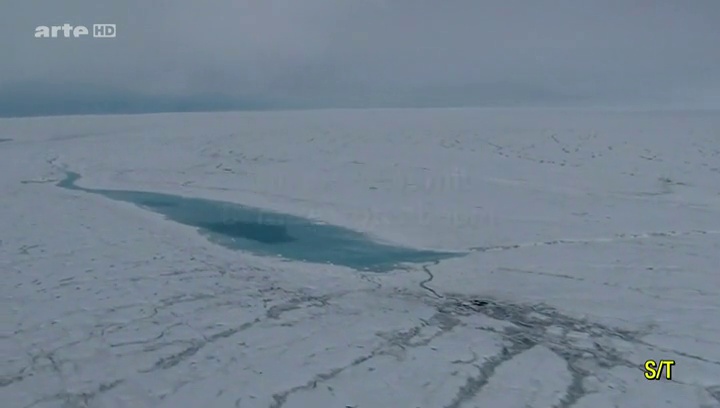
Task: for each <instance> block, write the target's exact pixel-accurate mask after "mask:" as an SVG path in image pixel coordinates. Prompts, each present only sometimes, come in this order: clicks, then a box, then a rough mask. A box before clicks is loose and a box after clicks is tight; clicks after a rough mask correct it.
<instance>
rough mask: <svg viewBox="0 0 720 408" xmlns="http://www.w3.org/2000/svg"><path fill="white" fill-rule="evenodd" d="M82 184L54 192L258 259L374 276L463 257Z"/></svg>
mask: <svg viewBox="0 0 720 408" xmlns="http://www.w3.org/2000/svg"><path fill="white" fill-rule="evenodd" d="M80 178H81V176H80V174H78V173H74V172H67V173H66V177H65V179H63V180H62V181H60V182H59V183H57V186H58V187H62V188H65V189H69V190H75V191H82V192H85V193H91V194H99V195H102V196H104V197H106V198H108V199H111V200H117V201H123V202H127V203H132V204H135V205H137V206H138V207H140V208H143V209H145V210H148V211H153V212H156V213H159V214H162V215H164V216H165V217H166V218H167V219H168V220H170V221H174V222H177V223H180V224H184V225H188V226H192V227H195V228H197V230H198V231H199V232H200V233H201V234H203V235H205V236H206V237H208V238H209V239H210V241H212V242H214V243H216V244H219V245H222V246H224V247H227V248H231V249H235V250H240V251H248V252H251V253H254V254H258V255H264V256H276V257H277V256H279V257H282V258H285V259H288V260H292V261H300V262H310V263H321V264H334V265H341V266H346V267H349V268H352V269H356V270H363V271H373V272H386V271H389V270H392V269H393V268H395V267H397V266H398V265H400V264H403V263H423V262H431V261H437V260H442V259H447V258H452V257H457V256H461V255H464V254H462V253H457V252H438V251H429V250H419V249H412V248H406V247H402V246H396V245H391V244H387V243H382V242H377V241H376V240H373V239H372V238H371V237H368V236H367V235H365V234H362V233H360V232H357V231H353V230H350V229H347V228H343V227H338V226H333V225H328V224H323V223H318V222H317V221H314V220H310V219H305V218H302V217H298V216H294V215H288V214H281V213H276V212H269V211H267V210H263V209H259V208H254V207H247V206H244V205H241V204H237V203H231V202H225V201H215V200H206V199H201V198H188V197H183V196H178V195H171V194H163V193H154V192H146V191H131V190H105V189H91V188H84V187H80V186H78V185H77V181H78V180H79V179H80Z"/></svg>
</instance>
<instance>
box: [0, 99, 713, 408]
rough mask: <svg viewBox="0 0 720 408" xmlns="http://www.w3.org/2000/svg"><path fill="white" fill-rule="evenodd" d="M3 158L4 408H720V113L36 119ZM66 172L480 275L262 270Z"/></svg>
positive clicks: (3, 129) (12, 139) (275, 262)
mask: <svg viewBox="0 0 720 408" xmlns="http://www.w3.org/2000/svg"><path fill="white" fill-rule="evenodd" d="M0 140H3V143H2V144H0V189H2V190H1V191H2V193H3V194H2V195H1V196H0V209H1V210H0V271H2V276H3V280H2V286H1V288H2V289H1V290H2V292H1V294H2V302H3V307H2V310H3V312H2V314H1V316H2V331H1V332H0V362H2V364H1V365H0V401H2V403H0V405H1V406H2V407H8V408H16V407H17V408H21V407H37V408H49V407H63V408H70V407H96V408H109V407H112V408H115V407H118V408H119V407H132V408H144V407H172V408H184V407H198V406H204V407H242V408H248V407H250V408H252V407H262V408H266V407H274V408H280V407H283V408H295V407H297V408H300V407H312V408H315V407H323V408H324V407H328V408H331V407H340V408H344V407H356V408H378V407H408V408H416V407H422V408H451V407H452V408H460V407H462V408H472V407H478V408H486V407H487V408H495V407H498V408H505V407H507V408H514V407H518V408H525V407H537V408H569V407H573V408H594V407H597V408H605V407H623V408H631V407H632V408H638V407H658V406H667V407H679V408H693V407H698V408H718V407H720V275H719V274H720V270H719V269H720V112H713V111H655V112H652V111H609V110H608V111H589V110H542V109H538V110H519V109H507V110H504V109H446V110H337V111H305V112H253V113H249V112H245V113H208V114H205V113H197V114H161V115H137V116H86V117H81V116H78V117H56V118H18V119H2V120H0ZM66 171H75V172H77V173H79V174H82V176H83V177H82V179H81V180H80V181H78V184H79V185H80V186H82V187H83V188H85V189H95V190H103V191H106V190H132V191H146V192H153V193H164V194H173V195H180V196H184V197H197V198H203V199H208V200H218V201H226V202H233V203H238V204H242V205H244V206H250V207H254V208H262V209H267V210H268V211H272V212H277V213H283V214H291V215H295V216H298V217H303V218H307V219H312V220H318V221H322V222H323V223H326V224H328V225H335V226H339V227H344V228H349V229H352V230H355V231H358V232H361V233H364V234H367V235H368V236H370V237H372V238H373V239H376V240H377V241H378V242H381V241H382V242H387V243H393V244H396V245H398V246H402V247H409V248H416V249H422V250H436V251H451V252H463V251H465V252H467V253H468V254H467V255H465V256H462V257H456V258H452V259H445V260H439V261H433V262H427V263H419V264H413V263H406V264H402V265H400V266H399V267H398V268H396V269H394V270H392V271H389V272H387V273H372V272H361V271H356V270H352V269H350V268H348V267H342V266H336V265H329V264H317V263H303V262H298V261H293V260H288V259H283V258H278V257H269V256H261V255H258V254H255V253H250V252H244V251H241V250H233V249H231V248H227V247H225V246H222V245H217V244H216V243H214V242H213V241H212V240H208V239H207V237H206V236H205V235H203V234H200V233H198V232H197V231H196V229H195V228H193V227H192V226H188V225H183V224H181V223H176V222H173V221H172V220H169V219H167V218H165V217H164V216H163V215H162V214H158V213H155V212H152V211H146V210H144V209H142V208H138V207H137V206H135V205H133V204H132V203H127V202H122V201H116V200H111V199H108V198H106V197H104V196H102V195H98V194H91V193H88V191H90V190H87V191H80V190H68V189H63V188H60V187H58V186H57V184H58V183H59V182H60V181H61V180H63V178H64V177H65V175H66ZM646 360H675V365H674V366H673V371H672V378H671V379H670V380H668V379H665V378H663V379H661V380H657V381H654V380H653V381H648V380H646V379H645V376H644V363H645V361H646Z"/></svg>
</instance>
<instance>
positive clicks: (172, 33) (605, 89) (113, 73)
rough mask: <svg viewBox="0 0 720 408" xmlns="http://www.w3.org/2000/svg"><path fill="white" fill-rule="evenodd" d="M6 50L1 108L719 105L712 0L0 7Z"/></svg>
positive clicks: (13, 0) (718, 22)
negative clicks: (58, 33)
mask: <svg viewBox="0 0 720 408" xmlns="http://www.w3.org/2000/svg"><path fill="white" fill-rule="evenodd" d="M63 23H70V24H73V25H86V26H91V25H92V24H94V23H115V24H117V37H116V38H114V39H97V38H92V37H85V38H79V39H61V38H60V39H37V38H34V33H35V28H36V27H37V26H39V25H61V24H63ZM0 52H1V54H0V115H2V114H5V115H8V114H32V113H43V112H45V111H47V112H52V111H53V110H58V109H60V110H66V111H68V110H69V111H75V110H77V111H82V110H87V109H93V106H95V108H96V109H105V110H111V111H112V110H113V109H115V110H130V111H133V110H136V111H143V110H158V109H160V110H162V109H166V108H167V109H173V108H177V109H194V108H197V109H204V108H213V107H222V106H221V105H233V106H235V107H248V108H256V107H263V108H264V107H271V108H272V107H317V106H461V105H485V106H492V105H498V106H503V105H573V106H574V105H588V104H590V105H605V106H607V105H611V106H612V105H623V106H627V105H646V106H665V105H673V106H689V107H713V108H715V107H720V0H206V1H202V0H142V1H141V0H124V1H118V0H0ZM97 106H101V108H97Z"/></svg>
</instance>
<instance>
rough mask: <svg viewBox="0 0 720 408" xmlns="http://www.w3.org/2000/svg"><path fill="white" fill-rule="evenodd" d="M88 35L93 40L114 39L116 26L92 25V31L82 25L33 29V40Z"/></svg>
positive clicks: (67, 24)
mask: <svg viewBox="0 0 720 408" xmlns="http://www.w3.org/2000/svg"><path fill="white" fill-rule="evenodd" d="M90 34H92V37H93V38H115V36H117V24H93V25H92V30H90V29H89V28H88V27H87V26H84V25H75V26H74V25H72V24H69V23H65V24H63V25H52V26H37V27H35V38H80V37H85V36H88V35H90Z"/></svg>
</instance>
